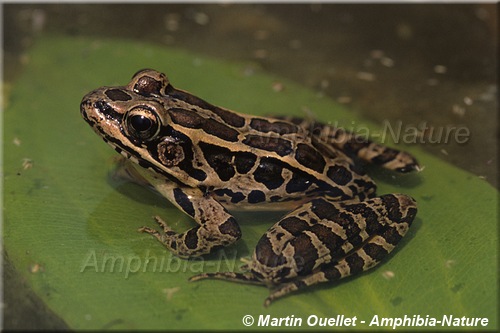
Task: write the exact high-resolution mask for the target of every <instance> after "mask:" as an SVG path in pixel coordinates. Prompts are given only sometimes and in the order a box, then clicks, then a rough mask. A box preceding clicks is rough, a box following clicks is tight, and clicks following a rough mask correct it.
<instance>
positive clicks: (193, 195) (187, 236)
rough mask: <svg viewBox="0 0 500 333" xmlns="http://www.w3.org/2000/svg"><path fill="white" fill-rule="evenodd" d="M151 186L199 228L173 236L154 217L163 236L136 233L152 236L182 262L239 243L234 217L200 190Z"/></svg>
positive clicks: (172, 233) (171, 184)
mask: <svg viewBox="0 0 500 333" xmlns="http://www.w3.org/2000/svg"><path fill="white" fill-rule="evenodd" d="M153 185H154V186H155V188H156V189H157V190H158V191H160V193H161V194H163V195H164V196H165V197H166V198H167V199H168V200H170V201H171V202H172V203H173V204H174V205H176V206H177V207H178V208H179V209H180V210H182V211H183V212H184V213H186V214H187V215H189V216H190V217H192V218H193V219H194V220H195V221H196V222H197V223H198V224H199V225H198V226H196V227H194V228H191V229H189V230H188V231H186V232H183V233H176V232H175V231H173V230H172V229H171V228H170V227H169V226H168V225H167V224H166V223H165V222H164V221H163V220H161V219H160V218H158V217H156V218H155V219H156V221H157V222H158V224H159V225H160V226H161V227H162V228H163V231H164V234H161V233H160V232H159V231H157V230H155V229H152V228H148V227H142V228H140V229H139V231H141V232H146V233H148V234H151V235H153V236H155V237H156V238H157V239H158V240H159V241H160V242H161V243H162V244H163V245H165V246H166V247H167V248H168V249H169V250H170V251H171V252H172V253H174V254H175V255H177V256H179V257H182V258H188V257H195V256H200V255H203V254H207V253H210V252H212V251H213V250H215V249H216V248H220V247H225V246H228V245H230V244H232V243H234V242H236V241H237V240H238V239H240V237H241V231H240V227H239V225H238V223H237V222H236V220H235V219H234V217H233V216H231V214H229V213H228V211H227V210H226V209H225V208H224V207H223V206H222V205H221V204H220V203H219V202H217V201H216V200H215V199H214V198H212V197H211V196H206V195H204V193H203V192H202V191H201V190H200V189H198V188H186V187H178V186H177V185H176V184H174V183H164V184H162V185H161V186H160V185H158V184H155V183H154V182H153Z"/></svg>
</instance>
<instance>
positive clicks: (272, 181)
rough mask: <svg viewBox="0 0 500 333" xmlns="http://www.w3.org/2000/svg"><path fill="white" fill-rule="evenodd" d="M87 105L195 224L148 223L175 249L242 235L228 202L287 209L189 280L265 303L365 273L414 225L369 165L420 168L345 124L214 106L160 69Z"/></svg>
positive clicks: (193, 253)
mask: <svg viewBox="0 0 500 333" xmlns="http://www.w3.org/2000/svg"><path fill="white" fill-rule="evenodd" d="M80 111H81V115H82V116H83V118H84V120H85V121H86V122H87V123H88V124H89V125H90V126H91V127H92V129H93V130H94V131H95V132H96V133H97V134H98V135H99V136H100V137H101V138H102V139H103V140H104V141H105V142H106V143H108V144H109V145H110V146H111V147H112V148H113V149H114V150H115V151H116V152H117V153H119V154H121V155H122V156H123V157H124V159H126V160H128V161H129V162H130V164H131V165H132V166H133V167H132V168H133V169H134V170H135V171H134V172H136V175H137V178H141V179H143V180H144V182H145V183H147V184H149V186H152V187H153V188H154V189H155V190H156V191H157V192H158V193H160V194H161V195H162V196H163V197H165V198H166V199H167V200H168V201H170V202H171V203H172V204H173V205H174V206H176V207H177V208H178V209H180V210H181V211H182V212H183V213H185V214H186V215H188V216H189V217H190V218H191V219H192V220H194V221H195V222H196V226H194V227H191V228H189V229H188V230H187V231H184V232H177V231H175V230H173V229H172V228H171V227H170V226H169V224H168V223H167V222H165V221H164V220H163V219H161V218H160V217H158V216H156V217H155V220H156V222H157V224H158V225H159V227H160V229H159V230H157V229H156V228H152V227H147V226H144V227H141V228H140V229H139V231H140V232H144V233H147V234H150V235H152V236H153V237H154V238H156V239H157V240H158V241H159V242H160V243H161V244H162V245H163V246H164V247H166V248H167V249H168V250H169V251H170V252H171V253H173V254H174V255H176V256H178V257H180V258H192V257H198V256H203V255H207V254H210V253H213V252H214V251H217V250H218V249H221V248H227V247H229V246H231V245H233V244H234V243H236V242H237V241H238V240H239V239H240V238H241V237H242V232H241V229H240V226H239V224H238V222H237V221H236V219H235V217H234V216H233V215H232V214H231V213H230V212H231V211H233V210H283V211H286V212H285V215H284V216H283V217H282V218H281V219H279V221H278V222H276V223H275V224H274V225H272V226H271V227H270V228H269V229H268V230H267V231H266V232H265V234H264V235H263V236H262V237H261V238H260V240H259V241H258V242H257V245H256V246H255V249H254V251H253V254H252V256H251V258H250V259H246V260H243V261H244V264H243V265H242V266H241V267H240V269H239V271H238V272H236V271H229V272H204V273H200V274H198V275H195V276H192V277H191V278H190V281H198V280H203V279H221V280H228V281H234V282H242V283H251V284H257V285H262V286H265V287H268V288H269V289H270V293H269V296H268V297H267V298H266V299H265V302H264V306H268V305H270V304H271V302H273V301H275V300H276V299H278V298H281V297H283V296H285V295H288V294H290V293H292V292H296V291H298V290H301V289H304V288H306V287H310V286H313V285H316V284H319V283H325V282H333V281H338V280H340V279H343V278H346V277H348V276H354V275H357V274H360V273H362V272H364V271H367V270H369V269H371V268H373V267H375V266H376V265H377V264H379V263H380V262H382V261H383V260H384V259H385V258H386V257H387V256H388V255H389V253H391V252H392V251H393V250H394V248H395V247H396V246H397V245H398V243H399V242H400V240H401V239H402V238H403V237H404V236H405V234H406V233H407V232H408V230H409V228H410V226H411V224H412V222H413V220H414V218H415V216H416V214H417V204H416V201H415V199H413V198H412V197H411V196H409V195H406V194H402V193H391V194H384V195H380V196H378V195H377V194H376V188H377V186H376V184H375V182H374V181H373V179H372V178H371V177H370V176H369V175H368V174H367V172H366V171H365V169H366V167H365V166H366V165H369V164H372V165H375V166H377V167H380V168H383V169H387V170H390V171H391V172H397V173H410V172H414V171H420V170H421V168H420V166H419V163H418V161H417V160H416V158H415V157H413V156H412V155H411V154H410V153H407V152H405V151H401V150H397V149H395V148H391V147H388V146H384V145H382V144H379V143H376V142H374V141H372V140H370V139H369V138H365V137H363V136H361V135H358V134H356V133H354V132H352V131H348V130H345V129H343V128H342V127H340V126H333V125H330V124H328V123H322V122H316V121H313V120H311V119H307V118H300V117H293V116H274V117H265V116H256V115H248V114H243V113H238V112H235V111H232V110H230V109H227V108H224V107H219V106H216V105H213V104H210V103H209V102H207V101H205V100H204V99H201V98H199V97H197V96H195V95H193V94H191V93H189V92H187V91H185V90H181V89H177V88H174V86H173V85H172V84H171V82H170V80H169V78H168V77H167V76H166V75H165V74H163V73H161V72H159V71H156V70H153V69H143V70H140V71H138V72H137V73H135V74H134V75H133V77H132V79H131V81H130V82H129V83H128V84H127V85H125V86H114V87H110V86H105V87H101V88H98V89H95V90H93V91H91V92H89V93H88V94H86V95H85V96H84V97H83V99H82V101H81V104H80Z"/></svg>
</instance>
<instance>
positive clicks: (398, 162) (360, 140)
mask: <svg viewBox="0 0 500 333" xmlns="http://www.w3.org/2000/svg"><path fill="white" fill-rule="evenodd" d="M314 136H315V138H316V139H317V140H318V141H320V142H323V143H326V144H330V145H332V146H334V147H336V148H338V149H340V150H341V151H343V152H344V153H345V154H347V155H348V156H351V157H354V156H356V157H358V158H360V159H361V160H363V161H366V162H368V163H372V164H375V165H379V166H381V167H383V168H385V169H389V170H393V171H398V172H402V173H406V172H410V171H414V170H417V171H418V170H420V167H419V165H418V162H417V160H416V159H415V157H413V156H412V155H410V154H409V153H407V152H405V151H400V150H397V149H394V148H390V147H387V146H384V145H381V144H378V143H375V142H372V141H370V140H368V139H366V138H364V137H362V136H360V135H356V134H354V133H352V132H349V131H346V130H344V129H342V128H337V127H333V126H328V125H323V124H318V125H316V126H315V130H314Z"/></svg>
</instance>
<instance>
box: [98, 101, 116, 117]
mask: <svg viewBox="0 0 500 333" xmlns="http://www.w3.org/2000/svg"><path fill="white" fill-rule="evenodd" d="M94 107H95V108H96V109H97V110H99V112H101V113H103V114H109V113H110V112H112V111H113V108H112V107H111V106H109V104H108V103H106V102H104V101H97V102H95V103H94Z"/></svg>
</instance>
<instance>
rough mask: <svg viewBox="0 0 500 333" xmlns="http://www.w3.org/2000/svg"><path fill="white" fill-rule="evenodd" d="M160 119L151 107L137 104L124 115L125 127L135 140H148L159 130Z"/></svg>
mask: <svg viewBox="0 0 500 333" xmlns="http://www.w3.org/2000/svg"><path fill="white" fill-rule="evenodd" d="M160 125H161V124H160V120H159V118H158V116H157V114H156V112H154V111H153V110H152V109H150V108H148V107H145V106H137V107H135V108H133V109H131V110H130V111H129V112H128V113H127V115H126V116H125V129H126V131H127V133H128V134H129V135H130V136H132V137H133V138H134V139H136V140H140V141H150V140H152V139H154V138H155V137H156V135H157V134H158V133H159V131H160Z"/></svg>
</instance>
